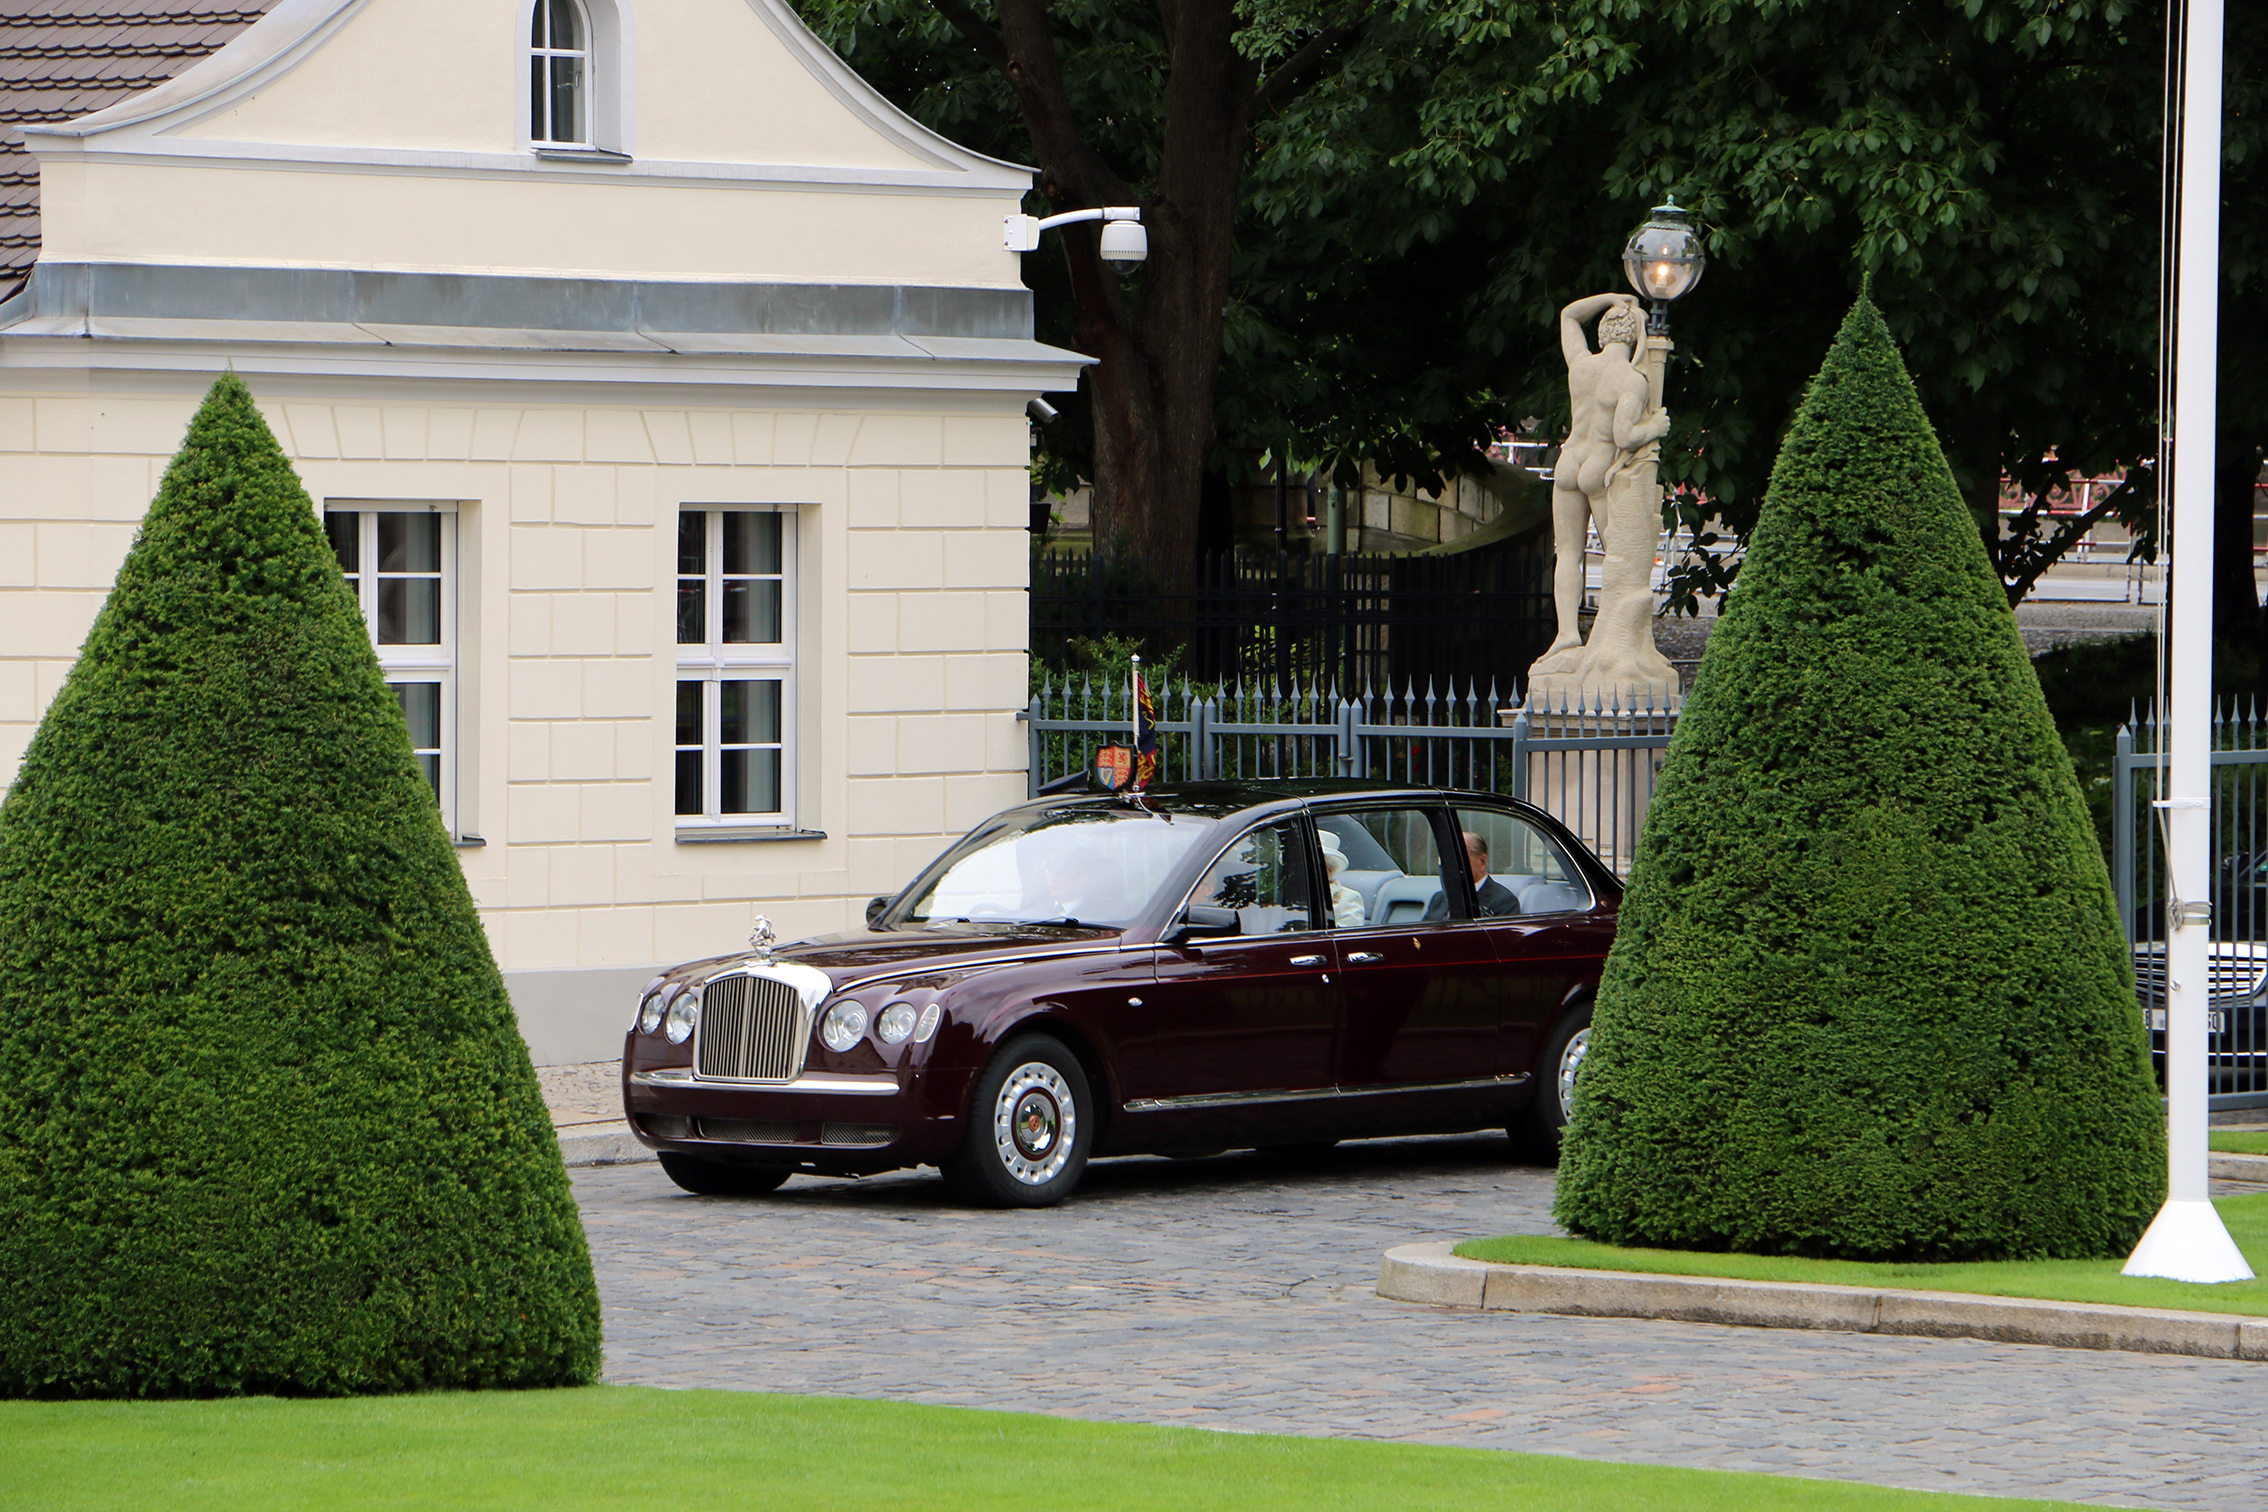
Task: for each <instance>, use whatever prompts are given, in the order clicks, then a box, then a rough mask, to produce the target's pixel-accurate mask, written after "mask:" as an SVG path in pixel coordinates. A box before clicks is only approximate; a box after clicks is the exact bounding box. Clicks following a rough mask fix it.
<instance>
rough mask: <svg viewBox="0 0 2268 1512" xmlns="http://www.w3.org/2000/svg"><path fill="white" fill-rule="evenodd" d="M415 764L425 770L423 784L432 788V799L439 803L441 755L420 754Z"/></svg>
mask: <svg viewBox="0 0 2268 1512" xmlns="http://www.w3.org/2000/svg"><path fill="white" fill-rule="evenodd" d="M417 764H418V766H419V767H420V768H421V769H423V771H424V772H425V785H426V786H427V787H429V788H431V789H433V801H434V802H436V803H439V802H440V801H441V757H440V756H439V754H438V753H436V754H434V755H429V756H420V757H418V758H417Z"/></svg>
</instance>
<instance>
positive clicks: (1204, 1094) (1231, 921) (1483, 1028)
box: [622, 782, 1621, 1206]
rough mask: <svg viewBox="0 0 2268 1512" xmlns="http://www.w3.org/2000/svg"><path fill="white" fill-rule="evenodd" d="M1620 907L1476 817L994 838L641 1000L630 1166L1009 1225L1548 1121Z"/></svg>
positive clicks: (1267, 805)
mask: <svg viewBox="0 0 2268 1512" xmlns="http://www.w3.org/2000/svg"><path fill="white" fill-rule="evenodd" d="M1620 896H1621V889H1620V888H1619V886H1618V885H1617V883H1616V881H1615V879H1614V876H1613V874H1612V873H1611V872H1609V871H1608V870H1607V869H1606V868H1605V867H1604V866H1602V865H1601V864H1600V863H1599V862H1598V861H1597V859H1596V858H1594V857H1593V856H1591V855H1590V854H1589V852H1587V851H1586V850H1584V848H1583V847H1582V845H1581V844H1580V843H1578V842H1577V841H1576V840H1575V839H1574V837H1573V836H1571V835H1569V834H1568V833H1567V831H1566V830H1565V829H1563V828H1562V827H1560V826H1559V825H1558V824H1557V823H1555V822H1554V821H1553V820H1551V819H1550V818H1549V817H1547V816H1546V815H1544V814H1543V813H1541V812H1539V811H1538V810H1536V809H1533V808H1530V807H1528V806H1527V805H1525V804H1522V803H1518V802H1515V801H1513V800H1511V799H1508V798H1500V797H1496V796H1493V795H1489V794H1484V793H1466V792H1450V791H1442V790H1438V789H1414V788H1382V787H1376V786H1370V785H1363V784H1358V783H1350V782H1308V783H1294V784H1283V785H1271V786H1268V787H1264V788H1263V787H1248V786H1237V785H1230V784H1223V783H1188V784H1181V785H1176V786H1169V787H1164V788H1156V789H1152V790H1151V791H1150V792H1148V793H1146V794H1144V795H1142V796H1141V797H1139V798H1127V797H1122V796H1114V795H1107V794H1080V795H1077V796H1070V797H1054V798H1040V799H1036V800H1034V801H1032V802H1030V803H1025V804H1022V805H1019V806H1018V807H1016V808H1012V809H1009V810H1007V811H1006V812H1004V813H1002V814H999V815H997V816H995V817H994V818H992V819H990V820H988V821H986V822H985V823H984V824H983V825H980V826H979V827H978V828H977V829H976V830H975V831H974V832H973V833H971V834H970V835H969V836H968V837H967V838H966V839H964V840H962V841H961V842H960V843H959V844H957V845H955V846H954V847H952V849H950V850H948V851H947V852H946V853H945V854H944V855H943V856H940V857H939V858H938V859H937V861H936V862H935V863H933V864H932V865H931V866H930V867H929V869H928V870H927V871H925V872H923V873H922V874H921V876H919V877H918V878H916V879H915V880H914V882H913V883H912V884H911V885H910V886H908V887H907V888H906V889H905V890H904V891H903V892H901V893H899V894H898V895H897V896H896V897H894V898H877V899H875V900H874V901H873V902H872V903H871V904H869V905H868V909H867V928H866V929H865V930H864V931H860V932H855V933H849V934H840V935H830V936H826V937H823V938H819V939H813V940H805V941H802V942H799V943H797V944H793V945H786V946H779V947H776V948H775V947H774V946H773V945H772V943H771V940H770V930H769V926H768V925H765V924H763V923H762V922H761V921H759V924H758V929H757V934H756V936H755V938H754V939H753V940H752V946H753V948H752V949H751V950H749V951H747V952H745V953H742V954H737V955H731V956H722V957H718V958H716V959H713V960H706V961H695V962H692V963H690V964H688V965H684V966H680V967H678V968H677V969H675V970H673V971H670V972H667V973H665V974H664V975H662V976H661V977H658V978H656V979H655V980H654V982H653V983H651V984H650V985H649V986H648V987H647V989H646V991H645V993H644V995H643V997H642V998H641V1000H640V1002H639V1005H638V1015H637V1021H636V1022H635V1023H634V1024H633V1025H632V1027H631V1029H630V1033H629V1036H628V1039H627V1042H626V1043H625V1045H624V1049H623V1058H622V1094H623V1102H624V1106H625V1109H626V1111H627V1113H628V1116H629V1120H630V1125H631V1127H632V1128H633V1129H634V1130H636V1132H637V1135H638V1138H639V1139H640V1140H642V1141H644V1142H645V1143H646V1144H648V1145H650V1146H652V1147H654V1148H655V1149H657V1150H659V1151H660V1152H661V1163H662V1168H663V1169H664V1170H665V1171H667V1172H668V1174H669V1175H670V1177H671V1178H672V1179H673V1180H675V1181H676V1182H677V1183H678V1185H680V1186H682V1187H685V1188H686V1189H688V1190H690V1191H694V1192H702V1193H710V1194H747V1193H759V1192H767V1191H770V1190H772V1189H773V1188H775V1187H777V1186H778V1185H779V1184H780V1183H781V1182H783V1181H785V1180H786V1179H787V1178H788V1176H789V1174H790V1173H792V1172H795V1171H811V1172H818V1173H822V1174H831V1175H857V1174H866V1173H873V1172H878V1171H887V1170H893V1169H897V1168H900V1167H905V1166H915V1165H936V1166H939V1167H941V1168H942V1169H943V1171H944V1174H945V1178H946V1181H947V1182H948V1183H949V1184H950V1186H951V1187H952V1189H953V1190H954V1191H955V1192H956V1193H957V1194H958V1195H960V1196H962V1197H964V1198H967V1199H969V1200H972V1201H976V1202H983V1203H990V1204H999V1205H1014V1206H1038V1205H1042V1204H1046V1203H1051V1202H1055V1201H1058V1200H1059V1199H1061V1198H1062V1197H1063V1196H1064V1195H1065V1194H1067V1193H1068V1192H1070V1191H1071V1189H1072V1188H1073V1187H1074V1186H1076V1185H1077V1184H1078V1181H1079V1177H1080V1174H1081V1172H1082V1171H1083V1170H1084V1168H1085V1166H1086V1163H1087V1161H1088V1159H1089V1158H1090V1157H1092V1156H1096V1155H1118V1154H1129V1153H1136V1152H1154V1153H1161V1154H1182V1153H1190V1152H1196V1151H1209V1150H1217V1149H1227V1148H1232V1147H1236V1148H1241V1147H1253V1146H1257V1147H1260V1148H1263V1149H1273V1148H1283V1149H1315V1148H1321V1147H1327V1146H1329V1145H1331V1144H1333V1143H1335V1142H1336V1141H1338V1140H1341V1139H1350V1138H1360V1137H1365V1136H1372V1135H1385V1134H1412V1133H1431V1132H1442V1133H1446V1132H1453V1131H1457V1130H1465V1129H1481V1128H1504V1129H1508V1130H1509V1131H1510V1132H1511V1133H1512V1135H1513V1137H1514V1138H1515V1139H1517V1140H1519V1141H1521V1142H1522V1143H1523V1144H1524V1145H1526V1146H1528V1147H1529V1148H1531V1149H1533V1150H1535V1151H1536V1152H1537V1153H1538V1154H1539V1155H1544V1156H1546V1157H1548V1156H1549V1154H1550V1153H1552V1152H1553V1151H1554V1150H1555V1149H1556V1146H1557V1143H1558V1137H1559V1130H1560V1128H1561V1126H1562V1125H1564V1124H1565V1122H1566V1120H1567V1108H1568V1099H1569V1095H1570V1093H1571V1092H1572V1089H1573V1087H1574V1083H1575V1076H1576V1072H1577V1069H1578V1067H1579V1066H1580V1065H1581V1063H1582V1059H1583V1053H1584V1049H1585V1046H1586V1044H1587V1042H1588V1039H1589V1025H1590V1018H1591V1007H1590V1003H1591V994H1592V992H1593V991H1594V989H1595V988H1596V986H1597V984H1598V979H1599V969H1600V967H1601V965H1602V964H1603V963H1604V961H1605V958H1606V952H1607V947H1608V946H1609V945H1610V944H1611V943H1612V941H1613V938H1614V923H1615V909H1616V907H1617V905H1618V903H1619V901H1620Z"/></svg>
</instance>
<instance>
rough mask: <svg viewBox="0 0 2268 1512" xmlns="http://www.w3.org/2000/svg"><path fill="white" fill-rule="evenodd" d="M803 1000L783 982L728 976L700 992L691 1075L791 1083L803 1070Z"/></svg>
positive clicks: (804, 1029)
mask: <svg viewBox="0 0 2268 1512" xmlns="http://www.w3.org/2000/svg"><path fill="white" fill-rule="evenodd" d="M809 1034H810V1030H809V1029H808V1028H807V1027H806V1026H805V1024H804V1022H803V998H802V996H801V994H799V993H798V992H797V991H796V990H795V989H794V988H793V987H790V986H789V985H788V984H787V983H785V982H780V981H775V980H773V979H772V978H770V977H761V976H753V977H751V976H728V977H720V978H718V979H717V980H716V981H713V982H711V983H710V984H709V985H708V986H707V987H706V988H704V989H703V990H702V993H701V1022H700V1024H699V1025H698V1026H697V1027H696V1028H695V1030H694V1038H693V1074H694V1075H695V1076H710V1077H718V1078H722V1079H725V1080H729V1081H793V1080H795V1078H796V1077H797V1076H798V1075H799V1074H800V1073H801V1072H802V1070H803V1056H804V1050H805V1041H806V1039H807V1038H808V1036H809Z"/></svg>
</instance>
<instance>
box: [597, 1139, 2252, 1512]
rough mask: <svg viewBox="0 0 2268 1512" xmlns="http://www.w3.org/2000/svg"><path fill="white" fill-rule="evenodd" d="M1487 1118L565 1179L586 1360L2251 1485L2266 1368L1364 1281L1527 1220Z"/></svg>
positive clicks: (1082, 1407)
mask: <svg viewBox="0 0 2268 1512" xmlns="http://www.w3.org/2000/svg"><path fill="white" fill-rule="evenodd" d="M1504 1150H1505V1146H1504V1143H1503V1140H1502V1138H1501V1137H1500V1136H1499V1137H1495V1138H1481V1137H1459V1138H1448V1139H1431V1140H1410V1141H1400V1142H1391V1143H1388V1142H1379V1143H1370V1144H1363V1145H1356V1146H1349V1147H1346V1148H1343V1149H1341V1150H1340V1151H1338V1152H1336V1153H1334V1154H1333V1155H1331V1156H1328V1157H1325V1158H1324V1159H1322V1160H1320V1161H1316V1162H1312V1163H1309V1164H1304V1165H1302V1164H1296V1163H1292V1162H1288V1161H1283V1160H1278V1159H1272V1158H1269V1157H1263V1156H1260V1155H1256V1154H1240V1155H1229V1156H1221V1157H1216V1158H1214V1159H1212V1160H1204V1161H1186V1162H1175V1161H1165V1160H1153V1159H1139V1160H1118V1161H1106V1162H1103V1163H1101V1164H1098V1165H1097V1166H1095V1167H1094V1168H1092V1170H1091V1171H1090V1173H1089V1175H1088V1178H1087V1181H1086V1184H1085V1186H1084V1188H1083V1189H1082V1191H1081V1192H1080V1194H1079V1195H1078V1196H1077V1197H1075V1198H1074V1199H1073V1200H1072V1201H1071V1202H1069V1203H1067V1204H1065V1205H1064V1206H1062V1207H1059V1208H1055V1209H1051V1210H1047V1211H1043V1212H1028V1213H992V1212H974V1211H970V1210H967V1209H962V1208H956V1207H953V1206H950V1205H948V1204H947V1202H946V1201H945V1197H944V1192H943V1190H942V1188H941V1186H940V1184H939V1183H938V1181H937V1180H936V1178H935V1176H934V1174H930V1175H910V1174H909V1175H903V1176H891V1177H882V1178H878V1179H869V1180H866V1181H861V1182H844V1181H822V1180H816V1179H813V1178H809V1177H798V1178H796V1179H795V1180H793V1181H791V1182H790V1183H789V1184H788V1185H787V1186H786V1187H784V1188H782V1189H781V1191H780V1192H779V1193H777V1194H775V1195H773V1196H770V1197H765V1198H754V1199H718V1198H696V1197H689V1196H685V1195H683V1194H681V1193H679V1192H678V1190H677V1189H676V1188H675V1187H673V1186H671V1185H670V1184H669V1182H668V1180H667V1178H666V1177H664V1176H663V1175H662V1174H661V1171H660V1169H659V1168H658V1167H656V1166H653V1165H650V1164H646V1165H635V1166H612V1167H600V1168H596V1169H589V1170H582V1171H578V1172H576V1173H575V1190H576V1193H577V1195H578V1197H579V1198H580V1199H581V1202H582V1207H583V1216H584V1221H585V1223H586V1224H587V1225H588V1228H589V1232H590V1237H591V1244H592V1249H593V1253H594V1256H595V1258H596V1260H597V1262H598V1275H599V1286H600V1290H601V1292H602V1293H603V1295H604V1297H605V1302H606V1334H607V1378H608V1379H609V1380H612V1381H620V1382H641V1383H646V1384H651V1385H660V1386H730V1387H740V1388H745V1389H750V1390H762V1391H794V1392H817V1393H825V1394H831V1395H845V1396H863V1397H888V1398H893V1399H897V1400H902V1401H918V1402H938V1403H951V1404H958V1405H964V1406H972V1407H991V1408H1003V1409H1009V1410H1014V1411H1021V1412H1051V1413H1057V1414H1061V1415H1065V1416H1070V1417H1082V1418H1111V1419H1125V1420H1134V1421H1142V1422H1155V1423H1182V1424H1193V1425H1197V1426H1202V1427H1209V1428H1225V1429H1242V1430H1250V1431H1256V1432H1270V1433H1305V1434H1324V1435H1334V1436H1346V1437H1361V1438H1381V1439H1405V1440H1412V1441H1420V1442H1426V1443H1442V1444H1468V1445H1476V1446H1480V1447H1484V1448H1503V1449H1532V1450H1546V1451H1549V1452H1552V1453H1558V1454H1572V1455H1579V1456H1584V1457H1587V1458H1598V1459H1612V1460H1631V1461H1644V1462H1649V1463H1657V1464H1677V1465H1694V1466H1707V1467H1715V1468H1721V1469H1737V1470H1765V1471H1778V1472H1783V1473H1788V1474H1799V1475H1813V1476H1829V1477H1837V1478H1843V1479H1850V1480H1863V1481H1875V1482H1879V1483H1882V1484H1885V1485H1896V1486H1909V1487H1922V1488H1928V1489H1935V1490H1959V1491H1971V1492H1980V1493H1992V1494H2002V1495H2029V1496H2047V1497H2063V1498H2068V1499H2070V1500H2073V1501H2092V1502H2100V1503H2103V1504H2105V1505H2122V1506H2155V1507H2198V1508H2216V1509H2227V1512H2260V1509H2261V1508H2263V1507H2268V1442H2264V1438H2268V1364H2246V1363H2237V1362H2230V1361H2217V1360H2185V1359H2178V1358H2170V1357H2166V1356H2154V1355H2134V1354H2111V1353H2096V1352H2090V1351H2082V1350H2058V1349H2048V1348H2044V1347H2038V1346H2028V1345H2000V1344H1986V1343H1980V1342H1974V1341H1967V1340H1934V1339H1902V1338H1874V1337H1867V1336H1863V1335H1855V1334H1831V1333H1819V1334H1806V1333H1795V1332H1781V1331H1776V1330H1762V1329H1734V1328H1717V1327H1711V1326H1707V1325H1699V1324H1681V1323H1653V1322H1643V1321H1632V1320H1613V1319H1575V1318H1549V1317H1538V1316H1525V1315H1515V1314H1481V1313H1468V1312H1456V1311H1449V1310H1436V1309H1430V1308H1420V1307H1412V1306H1409V1305H1407V1304H1403V1303H1393V1302H1384V1301H1381V1300H1379V1299H1378V1298H1377V1297H1376V1296H1375V1295H1374V1294H1373V1293H1372V1291H1371V1287H1372V1285H1373V1284H1374V1282H1375V1280H1376V1276H1377V1267H1378V1257H1379V1255H1380V1253H1381V1252H1382V1251H1384V1250H1385V1249H1386V1248H1387V1247H1388V1246H1390V1245H1394V1244H1399V1243H1405V1242H1408V1241H1412V1240H1419V1239H1454V1238H1465V1237H1469V1236H1471V1235H1474V1234H1481V1233H1490V1232H1496V1233H1507V1232H1516V1231H1528V1232H1548V1231H1549V1229H1550V1222H1549V1218H1548V1210H1549V1206H1550V1199H1551V1175H1550V1173H1549V1172H1546V1171H1537V1170H1527V1169H1521V1168H1518V1167H1514V1166H1509V1165H1507V1164H1505V1162H1504Z"/></svg>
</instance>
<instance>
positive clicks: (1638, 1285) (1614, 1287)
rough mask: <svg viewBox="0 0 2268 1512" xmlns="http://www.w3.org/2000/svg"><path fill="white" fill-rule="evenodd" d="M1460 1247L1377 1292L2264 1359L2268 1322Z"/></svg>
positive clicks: (1470, 1303)
mask: <svg viewBox="0 0 2268 1512" xmlns="http://www.w3.org/2000/svg"><path fill="white" fill-rule="evenodd" d="M1454 1248H1455V1246H1454V1245H1450V1244H1404V1245H1400V1246H1398V1247H1396V1248H1394V1249H1390V1250H1388V1251H1387V1252H1386V1258H1385V1260H1384V1261H1383V1262H1381V1264H1380V1265H1379V1267H1378V1295H1380V1296H1381V1297H1386V1298H1389V1299H1391V1300H1393V1301H1397V1302H1423V1303H1428V1304H1430V1305H1432V1306H1435V1307H1473V1308H1486V1309H1489V1310H1492V1311H1503V1312H1541V1313H1563V1314H1569V1315H1572V1316H1575V1317H1585V1318H1668V1319H1672V1320H1675V1321H1677V1322H1681V1323H1731V1324H1737V1325H1740V1326H1743V1327H1748V1328H1826V1329H1838V1330H1842V1331H1844V1332H1848V1333H1883V1334H1921V1335H1925V1336H1927V1337H1931V1338H1940V1339H1956V1338H1961V1339H1991V1340H1994V1341H1995V1342H1998V1343H2002V1344H2053V1345H2057V1346H2059V1347H2061V1348H2064V1349H2129V1350H2134V1351H2137V1352H2139V1353H2143V1354H2180V1355H2201V1356H2204V1357H2205V1358H2207V1359H2216V1360H2268V1318H2247V1317H2240V1316H2237V1315H2235V1314H2231V1313H2199V1312H2176V1311H2173V1310H2171V1309H2161V1308H2151V1307H2116V1306H2108V1305H2102V1304H2096V1303H2085V1302H2043V1301H2036V1300H2034V1299H2031V1298H2028V1297H1980V1296H1975V1295H1971V1294H1967V1293H1960V1292H1930V1291H1891V1290H1887V1289H1883V1290H1877V1289H1875V1288H1873V1287H1865V1286H1821V1285H1811V1284H1807V1283H1800V1282H1788V1281H1730V1280H1721V1279H1717V1278H1713V1277H1707V1276H1654V1275H1644V1274H1640V1273H1638V1272H1633V1271H1599V1270H1575V1269H1571V1268H1563V1267H1560V1266H1549V1265H1497V1264H1493V1263H1490V1262H1487V1261H1481V1260H1465V1259H1461V1258H1459V1257H1458V1256H1457V1255H1455V1254H1452V1253H1451V1251H1452V1250H1453V1249H1454Z"/></svg>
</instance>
